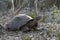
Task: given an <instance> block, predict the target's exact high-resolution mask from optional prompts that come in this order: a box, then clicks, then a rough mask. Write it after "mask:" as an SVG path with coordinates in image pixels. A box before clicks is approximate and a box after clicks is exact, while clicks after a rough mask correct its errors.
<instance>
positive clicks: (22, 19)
mask: <svg viewBox="0 0 60 40" xmlns="http://www.w3.org/2000/svg"><path fill="white" fill-rule="evenodd" d="M39 19H41V16H38V17H36V18H32V17H31V16H28V15H26V14H19V15H16V16H15V17H13V18H12V20H11V21H10V22H9V23H8V24H6V28H7V30H9V31H16V30H21V31H30V30H31V29H34V30H36V28H37V26H38V20H39Z"/></svg>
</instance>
